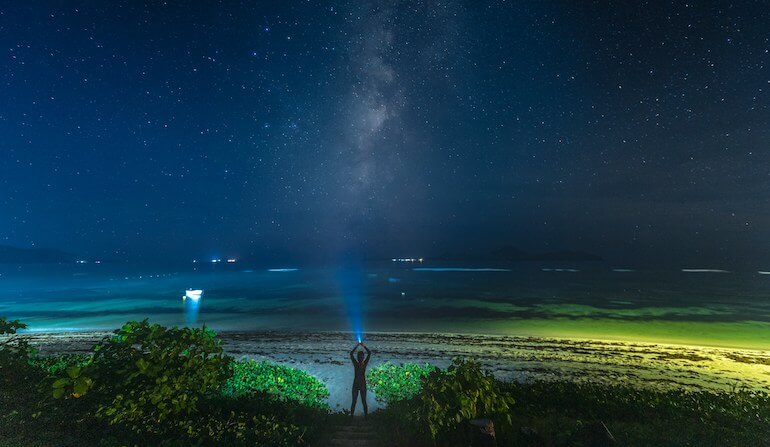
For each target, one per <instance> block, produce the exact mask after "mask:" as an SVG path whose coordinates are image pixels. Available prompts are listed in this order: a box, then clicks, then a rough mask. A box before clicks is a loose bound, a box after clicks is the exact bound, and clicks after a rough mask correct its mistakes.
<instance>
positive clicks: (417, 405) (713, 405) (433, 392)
mask: <svg viewBox="0 0 770 447" xmlns="http://www.w3.org/2000/svg"><path fill="white" fill-rule="evenodd" d="M460 365H463V364H462V363H461V364H460ZM414 366H417V365H404V366H403V367H396V368H395V369H393V370H392V371H391V372H390V374H391V375H397V374H399V371H400V373H401V374H404V373H405V371H406V370H408V369H409V368H410V367H414ZM453 367H454V370H455V375H454V377H452V376H451V374H449V371H446V372H441V373H440V374H437V375H435V376H432V377H431V376H428V377H426V378H425V379H424V381H423V382H422V383H421V390H420V392H419V393H417V394H415V395H414V397H412V398H407V399H402V400H395V401H389V402H388V408H387V409H385V410H383V411H380V412H378V413H375V418H376V420H377V421H378V422H379V423H380V425H381V430H382V433H383V436H385V435H386V434H390V436H389V439H392V440H394V441H393V445H394V446H423V445H427V444H430V443H431V442H435V443H436V444H437V445H442V446H447V447H451V446H460V445H465V441H464V439H463V437H462V429H461V426H462V424H457V425H454V428H452V426H453V424H452V423H451V420H445V421H443V422H441V423H434V422H431V421H436V420H437V419H436V417H438V418H439V419H441V418H443V417H444V416H445V415H446V416H448V415H450V414H454V415H455V416H457V415H460V416H461V419H469V416H470V415H471V414H472V413H467V412H466V413H463V410H462V408H469V407H468V406H467V405H466V404H463V403H462V402H461V401H457V402H456V403H455V404H454V405H452V403H451V401H448V400H446V399H445V396H449V395H455V396H457V395H459V393H458V390H459V389H463V385H461V383H462V382H463V381H464V380H478V379H479V376H478V371H477V370H476V367H477V365H474V364H473V363H470V364H465V365H463V366H458V364H457V363H455V365H453ZM458 368H462V369H463V370H465V371H464V372H462V373H460V374H459V376H458V375H457V370H458ZM402 380H404V379H402ZM481 380H485V378H482V379H481ZM448 382H449V383H448ZM451 382H457V383H451ZM440 390H445V391H440ZM375 392H377V391H376V388H375ZM444 392H446V393H447V394H445V395H444V396H442V393H444ZM494 394H495V395H496V396H497V398H501V397H504V398H505V399H506V401H507V402H509V404H510V402H511V401H515V405H514V406H512V407H510V408H509V410H508V415H509V416H510V425H509V424H508V421H507V419H506V418H505V415H500V414H498V415H497V416H490V417H491V418H492V419H493V421H494V422H495V428H496V429H498V430H497V437H498V445H501V446H519V445H526V446H551V447H560V446H564V447H566V446H594V445H606V444H605V443H606V442H607V436H608V435H607V430H609V432H610V433H611V435H612V437H614V439H615V444H614V445H622V446H664V445H665V446H704V447H705V446H713V447H717V446H735V447H738V446H765V445H770V441H768V440H770V394H768V393H764V392H758V391H750V390H741V389H734V390H725V391H707V390H700V391H693V390H683V389H668V390H661V389H651V388H649V387H639V386H632V385H630V384H617V385H608V384H606V383H591V382H568V381H555V382H554V381H548V382H546V381H535V382H528V383H515V382H499V381H498V382H497V383H496V385H495V389H494ZM418 396H419V397H420V398H418ZM379 397H380V396H378V398H379ZM433 398H435V401H433V400H431V399H433ZM508 399H510V400H508ZM439 408H443V410H440V411H437V410H438V409H439ZM498 409H501V408H498ZM484 412H486V413H494V407H493V408H492V409H485V411H484ZM487 415H489V414H487ZM500 416H502V417H503V423H502V424H501V423H500V420H499V418H500ZM431 426H432V427H433V428H434V429H436V428H437V429H438V432H437V436H433V437H431V433H428V429H430V427H431ZM604 427H606V429H605V428H604ZM500 428H502V429H500ZM453 430H454V431H453ZM442 433H443V436H442ZM452 433H454V435H452ZM393 434H395V436H393Z"/></svg>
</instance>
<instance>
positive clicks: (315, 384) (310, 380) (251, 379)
mask: <svg viewBox="0 0 770 447" xmlns="http://www.w3.org/2000/svg"><path fill="white" fill-rule="evenodd" d="M230 368H231V369H232V376H231V377H230V378H229V379H228V380H227V382H226V383H225V384H224V387H223V389H222V392H223V393H224V394H225V395H226V396H234V397H240V396H247V395H253V394H254V393H255V392H264V393H267V394H268V395H270V396H273V397H274V398H275V399H278V400H281V401H294V402H298V403H301V404H303V405H307V406H309V407H314V408H320V409H328V408H329V406H328V404H327V403H326V398H327V397H329V390H328V389H326V385H324V384H323V382H321V381H320V380H318V379H317V378H315V377H313V376H311V375H310V374H308V373H306V372H304V371H300V370H298V369H294V368H290V367H288V366H283V365H278V364H276V363H272V362H267V361H262V362H257V361H254V360H247V359H244V360H239V361H237V362H232V363H231V364H230Z"/></svg>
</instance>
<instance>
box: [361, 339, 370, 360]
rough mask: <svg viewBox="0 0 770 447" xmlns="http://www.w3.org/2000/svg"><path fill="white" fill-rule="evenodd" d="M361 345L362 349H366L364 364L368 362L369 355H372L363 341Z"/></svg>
mask: <svg viewBox="0 0 770 447" xmlns="http://www.w3.org/2000/svg"><path fill="white" fill-rule="evenodd" d="M361 346H363V347H364V349H366V360H364V365H366V364H368V363H369V357H371V356H372V351H370V350H369V348H368V347H367V346H366V345H365V344H363V343H361Z"/></svg>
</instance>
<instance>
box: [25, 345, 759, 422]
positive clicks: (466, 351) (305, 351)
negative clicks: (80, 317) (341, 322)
mask: <svg viewBox="0 0 770 447" xmlns="http://www.w3.org/2000/svg"><path fill="white" fill-rule="evenodd" d="M108 335H109V332H106V331H98V332H96V331H94V332H48V333H40V332H37V333H28V334H25V335H24V337H25V338H26V339H27V340H29V342H30V343H31V344H32V345H34V346H36V347H37V348H38V349H40V351H41V353H43V354H52V353H62V352H87V351H89V350H90V348H91V347H92V346H93V345H94V343H96V342H97V341H98V340H100V339H101V338H103V337H105V336H108ZM220 337H221V338H222V341H223V345H224V348H225V351H226V352H227V353H228V354H230V355H232V356H233V357H235V358H251V359H256V360H270V361H274V362H277V363H280V364H284V365H287V366H292V367H295V368H299V369H302V370H304V371H307V372H308V373H310V374H312V375H314V376H316V377H318V378H319V379H320V380H322V381H323V382H324V383H325V384H326V385H327V387H328V388H329V392H330V396H329V404H330V406H331V407H332V409H334V410H341V409H343V408H345V407H347V406H348V405H349V404H350V384H351V380H352V367H351V365H350V361H349V359H348V351H349V350H350V349H351V348H352V346H353V345H354V344H355V343H354V342H353V341H352V338H353V337H352V335H351V334H350V333H344V332H222V333H220ZM366 343H367V344H368V346H370V348H371V349H372V351H373V354H372V360H371V365H370V368H371V367H376V366H377V365H379V364H381V363H383V362H386V361H390V362H393V363H396V364H398V363H402V362H417V363H430V364H433V365H436V366H440V367H443V366H446V365H448V364H449V363H450V362H451V359H452V358H453V357H458V356H459V357H473V358H475V359H476V360H478V361H480V362H481V363H482V364H483V365H484V366H485V367H486V368H488V369H489V370H491V371H493V372H494V373H495V375H496V376H498V377H499V378H502V379H508V380H536V379H543V380H557V379H566V380H576V381H597V382H602V381H603V382H608V383H615V384H617V383H630V384H634V385H636V386H644V387H656V388H668V387H685V388H690V389H731V388H735V387H745V388H749V389H762V388H764V389H767V387H768V386H770V351H756V350H741V349H730V348H712V347H697V346H686V345H668V344H654V343H633V342H622V341H601V340H577V339H556V338H533V337H512V336H491V335H466V334H439V333H371V334H367V336H366ZM368 400H369V407H370V410H373V409H376V408H378V407H379V405H378V403H377V402H376V400H375V399H374V395H373V394H372V391H371V390H370V391H369V399H368ZM360 411H361V409H360V405H359V408H358V409H357V411H356V412H357V413H359V412H360Z"/></svg>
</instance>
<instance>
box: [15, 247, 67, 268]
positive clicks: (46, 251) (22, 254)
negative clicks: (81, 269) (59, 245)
mask: <svg viewBox="0 0 770 447" xmlns="http://www.w3.org/2000/svg"><path fill="white" fill-rule="evenodd" d="M75 260H76V258H75V256H74V255H72V254H70V253H67V252H64V251H61V250H56V249H52V248H18V247H11V246H10V245H0V264H50V263H60V262H75Z"/></svg>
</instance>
